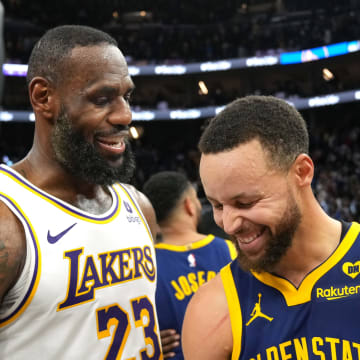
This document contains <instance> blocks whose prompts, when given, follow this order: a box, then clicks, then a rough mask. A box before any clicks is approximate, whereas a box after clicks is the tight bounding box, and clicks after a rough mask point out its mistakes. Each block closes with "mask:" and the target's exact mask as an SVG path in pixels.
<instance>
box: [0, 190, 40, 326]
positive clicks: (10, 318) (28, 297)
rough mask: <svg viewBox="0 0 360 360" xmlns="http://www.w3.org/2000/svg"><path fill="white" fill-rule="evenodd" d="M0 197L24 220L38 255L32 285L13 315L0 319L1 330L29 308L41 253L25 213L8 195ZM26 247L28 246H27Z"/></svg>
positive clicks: (38, 278) (36, 281) (37, 280)
mask: <svg viewBox="0 0 360 360" xmlns="http://www.w3.org/2000/svg"><path fill="white" fill-rule="evenodd" d="M0 195H1V196H2V197H4V198H5V199H6V200H7V201H9V202H10V203H11V204H12V206H14V208H15V210H16V211H17V212H18V213H19V214H20V215H21V216H22V218H23V219H24V220H25V223H26V225H27V226H28V230H29V232H30V235H31V237H32V239H33V245H34V248H35V253H37V254H38V255H37V265H35V268H34V272H35V271H36V277H35V280H34V282H33V284H31V283H30V286H29V289H27V290H26V294H25V296H24V298H23V299H22V301H21V303H20V304H19V305H18V306H17V308H16V309H15V310H14V311H13V313H12V314H10V315H9V316H8V317H6V318H5V319H6V320H1V319H0V328H2V327H4V326H6V325H8V324H10V323H11V322H13V321H15V320H16V319H17V318H18V317H19V316H20V315H21V314H22V313H23V312H24V311H25V309H26V308H27V307H28V306H29V304H30V303H31V301H32V299H33V298H34V296H35V292H36V290H37V288H38V285H39V282H40V275H41V251H40V246H39V241H38V237H37V235H36V232H35V231H34V227H33V226H32V224H31V222H30V220H29V218H28V217H27V216H26V215H25V213H24V212H23V211H22V209H21V208H20V206H19V204H18V203H17V202H16V201H15V200H14V199H12V198H11V197H9V196H8V195H6V194H4V193H2V192H0ZM5 204H6V203H5ZM11 211H13V210H12V209H11ZM21 223H22V222H21ZM22 224H23V223H22ZM23 226H24V224H23ZM27 246H28V244H27ZM35 256H36V255H35ZM29 291H30V292H29Z"/></svg>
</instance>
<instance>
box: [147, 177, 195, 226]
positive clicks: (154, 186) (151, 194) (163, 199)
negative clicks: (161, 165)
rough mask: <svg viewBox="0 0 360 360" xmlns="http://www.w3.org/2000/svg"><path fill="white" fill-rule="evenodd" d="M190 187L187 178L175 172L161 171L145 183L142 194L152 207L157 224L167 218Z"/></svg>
mask: <svg viewBox="0 0 360 360" xmlns="http://www.w3.org/2000/svg"><path fill="white" fill-rule="evenodd" d="M190 186H191V183H190V182H189V180H188V179H187V177H186V176H185V175H184V174H183V173H180V172H176V171H161V172H159V173H156V174H154V175H152V176H151V177H150V178H149V180H147V181H146V182H145V184H144V186H143V192H144V194H145V195H146V196H147V197H148V198H149V200H150V202H151V204H152V206H153V207H154V210H155V213H156V218H157V221H158V222H159V223H161V222H162V221H164V220H166V219H167V218H168V217H169V215H170V214H171V212H172V211H173V210H174V209H175V208H176V205H177V204H178V202H179V200H180V199H181V197H182V195H183V194H184V192H185V191H186V190H187V189H188V188H189V187H190Z"/></svg>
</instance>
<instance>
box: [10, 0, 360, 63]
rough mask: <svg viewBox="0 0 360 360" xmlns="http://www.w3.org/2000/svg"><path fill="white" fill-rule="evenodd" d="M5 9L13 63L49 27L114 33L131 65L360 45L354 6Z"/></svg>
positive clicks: (16, 5) (95, 3)
mask: <svg viewBox="0 0 360 360" xmlns="http://www.w3.org/2000/svg"><path fill="white" fill-rule="evenodd" d="M3 3H4V6H5V38H6V44H5V47H6V53H7V60H8V61H12V62H20V63H26V62H27V60H28V57H29V53H30V50H31V48H32V46H33V44H34V42H35V41H36V40H37V39H38V38H39V36H40V35H41V34H42V33H43V32H44V31H45V30H46V29H47V28H49V27H52V26H54V25H58V24H62V23H82V24H88V25H92V26H97V27H99V28H102V29H103V30H106V31H108V32H110V33H111V34H112V35H113V36H114V37H115V38H117V40H118V41H119V44H120V48H121V49H122V50H123V51H124V53H125V54H126V55H127V58H128V61H129V63H130V64H155V63H169V64H172V63H184V62H197V61H209V60H217V59H224V58H237V57H250V56H254V55H265V54H274V53H278V52H280V51H285V50H286V51H291V50H300V49H306V48H311V47H316V46H322V45H324V44H325V45H326V44H330V43H335V42H340V41H348V40H356V39H359V38H360V26H359V23H360V21H359V15H360V13H359V4H358V3H357V2H356V1H350V0H344V1H341V2H340V1H335V0H333V1H319V0H318V1H295V0H282V1H281V0H278V1H271V0H268V1H267V2H266V1H264V2H263V3H260V2H257V1H251V0H228V1H221V2H219V1H215V0H208V1H202V0H193V1H180V0H177V1H166V0H156V1H152V2H151V5H150V2H147V1H140V0H136V1H131V2H121V1H118V0H107V1H106V2H104V1H100V0H92V1H77V2H73V1H70V0H63V1H62V2H61V3H60V2H56V1H45V0H37V1H25V0H5V1H3ZM257 3H260V4H262V5H258V4H257ZM141 11H142V12H141ZM48 14H51V16H49V15H48Z"/></svg>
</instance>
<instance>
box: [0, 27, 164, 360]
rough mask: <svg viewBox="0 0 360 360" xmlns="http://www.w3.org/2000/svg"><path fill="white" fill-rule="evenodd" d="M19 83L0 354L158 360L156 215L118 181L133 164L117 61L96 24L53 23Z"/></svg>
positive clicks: (0, 269)
mask: <svg viewBox="0 0 360 360" xmlns="http://www.w3.org/2000/svg"><path fill="white" fill-rule="evenodd" d="M27 81H28V89H29V96H30V101H31V105H32V107H33V110H34V113H35V119H36V121H35V134H34V142H33V146H32V149H31V150H30V152H29V153H28V155H27V156H26V157H25V158H24V159H23V160H21V161H19V162H18V163H16V164H14V165H13V166H12V167H11V168H10V167H7V166H4V165H2V166H1V167H0V200H1V201H0V234H1V235H0V277H1V282H0V299H1V303H0V358H1V359H7V360H10V359H16V360H21V359H67V360H70V359H87V360H89V359H94V360H95V359H96V360H99V359H134V360H135V359H136V360H140V359H145V358H147V359H162V358H163V357H162V353H161V346H160V338H159V332H158V327H157V318H156V309H155V306H154V304H155V286H156V269H155V257H154V255H155V254H154V250H153V246H152V236H151V233H150V230H149V227H148V223H147V220H146V218H145V217H146V216H148V220H150V222H151V221H154V220H155V219H154V213H153V214H152V216H153V218H152V219H151V218H149V216H151V204H150V203H146V199H145V197H144V195H141V194H139V193H136V192H135V191H134V189H133V188H130V187H128V186H126V185H123V184H122V183H126V182H128V181H129V179H130V178H131V176H132V173H133V169H134V161H133V155H132V153H131V150H130V146H129V141H128V136H129V133H128V125H129V124H130V122H131V111H130V106H129V99H130V95H131V92H132V91H133V88H134V85H133V82H132V80H131V78H130V76H129V73H128V69H127V64H126V62H125V59H124V56H123V55H122V53H121V51H120V50H119V48H118V47H117V43H116V41H115V40H114V39H113V38H112V37H110V36H109V35H107V34H105V33H103V32H101V31H98V30H96V29H93V28H90V27H84V26H60V27H57V28H54V29H52V30H49V31H48V32H47V33H46V34H45V35H44V36H43V37H42V38H41V39H40V40H39V41H38V43H37V44H36V45H35V47H34V49H33V51H32V54H31V57H30V61H29V68H28V75H27ZM153 223H155V221H154V222H153Z"/></svg>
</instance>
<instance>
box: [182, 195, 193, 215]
mask: <svg viewBox="0 0 360 360" xmlns="http://www.w3.org/2000/svg"><path fill="white" fill-rule="evenodd" d="M184 207H185V211H186V213H187V214H189V215H190V216H194V214H195V213H196V209H195V205H194V203H193V202H192V200H191V199H190V197H189V196H186V198H185V199H184Z"/></svg>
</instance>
